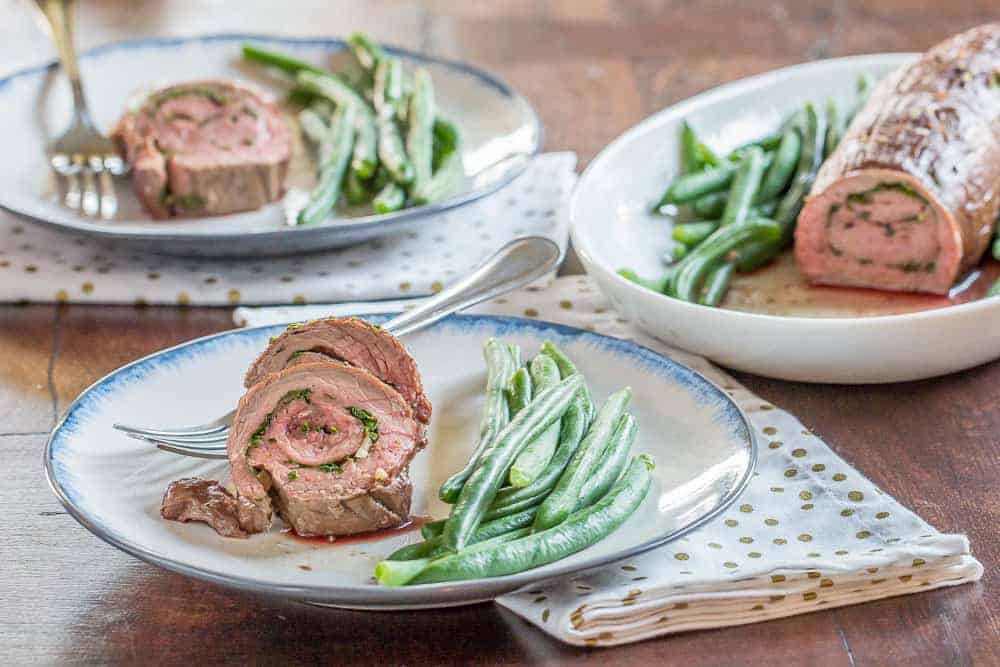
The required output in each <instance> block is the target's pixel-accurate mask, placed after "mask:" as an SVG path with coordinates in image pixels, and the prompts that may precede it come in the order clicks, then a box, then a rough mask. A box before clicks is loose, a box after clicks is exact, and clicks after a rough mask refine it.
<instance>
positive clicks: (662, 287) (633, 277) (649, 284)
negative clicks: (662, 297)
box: [618, 269, 669, 294]
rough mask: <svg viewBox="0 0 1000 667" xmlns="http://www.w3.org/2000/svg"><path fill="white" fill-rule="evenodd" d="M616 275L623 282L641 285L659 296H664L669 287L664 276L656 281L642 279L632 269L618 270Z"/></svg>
mask: <svg viewBox="0 0 1000 667" xmlns="http://www.w3.org/2000/svg"><path fill="white" fill-rule="evenodd" d="M618 275H620V276H621V277H622V278H624V279H625V280H628V281H630V282H633V283H635V284H636V285H641V286H643V287H645V288H646V289H648V290H652V291H654V292H659V293H661V294H665V293H666V291H667V289H668V287H669V276H664V277H662V278H659V279H658V280H650V279H648V278H643V277H642V276H640V275H639V274H637V273H636V272H635V271H633V270H632V269H618Z"/></svg>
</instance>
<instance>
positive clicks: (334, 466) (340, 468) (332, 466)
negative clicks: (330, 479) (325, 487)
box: [316, 463, 344, 472]
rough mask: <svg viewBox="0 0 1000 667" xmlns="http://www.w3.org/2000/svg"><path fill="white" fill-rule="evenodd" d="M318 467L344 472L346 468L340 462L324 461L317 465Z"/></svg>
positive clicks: (329, 470) (326, 470) (323, 469)
mask: <svg viewBox="0 0 1000 667" xmlns="http://www.w3.org/2000/svg"><path fill="white" fill-rule="evenodd" d="M316 468H317V469H319V470H322V471H323V472H342V471H343V470H344V467H343V466H342V465H340V464H339V463H324V464H322V465H318V466H316Z"/></svg>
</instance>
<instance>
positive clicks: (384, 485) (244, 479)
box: [227, 360, 424, 535]
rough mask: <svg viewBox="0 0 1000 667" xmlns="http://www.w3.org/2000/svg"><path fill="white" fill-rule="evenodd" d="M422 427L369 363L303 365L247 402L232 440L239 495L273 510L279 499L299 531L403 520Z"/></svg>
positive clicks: (262, 385)
mask: <svg viewBox="0 0 1000 667" xmlns="http://www.w3.org/2000/svg"><path fill="white" fill-rule="evenodd" d="M423 431H424V425H423V424H422V423H421V422H420V421H418V420H417V419H416V417H415V416H414V414H413V409H412V408H411V407H410V404H409V403H408V402H407V401H406V400H405V399H404V398H403V397H402V396H401V395H400V393H399V392H398V391H396V390H395V389H393V388H392V387H390V386H389V385H388V384H386V383H384V382H382V381H381V380H379V379H378V378H377V377H375V376H374V375H372V374H371V373H369V372H368V371H367V370H364V369H362V368H356V367H354V366H350V365H347V364H343V363H340V362H336V361H330V360H312V361H306V362H302V363H298V364H294V365H292V366H290V367H289V368H286V369H284V370H281V371H277V372H274V373H270V374H268V375H266V376H265V377H264V378H263V379H261V380H260V381H259V382H257V383H255V384H254V385H253V386H252V387H250V389H249V390H248V391H247V393H246V394H245V395H244V396H243V398H242V399H240V403H239V406H238V407H237V410H236V415H235V417H234V419H233V425H232V427H231V429H230V432H229V440H228V444H227V448H228V455H229V463H230V466H231V468H232V478H233V483H234V485H235V487H236V494H237V498H238V499H239V500H241V501H242V500H243V499H246V500H248V501H250V502H251V503H252V504H253V505H254V506H256V507H259V508H261V509H262V511H265V512H266V511H269V509H270V506H271V501H272V500H273V503H274V507H275V509H276V510H277V512H278V514H279V515H280V516H281V518H282V519H283V520H284V521H285V523H286V524H288V525H289V526H290V527H291V528H293V529H294V530H295V531H296V532H297V533H299V534H300V535H348V534H352V533H359V532H365V531H370V530H377V529H380V528H388V527H393V526H397V525H400V524H402V523H403V522H405V521H406V519H407V516H408V515H409V509H410V494H411V487H410V480H409V475H408V466H409V463H410V460H411V459H412V458H413V455H414V454H415V453H416V451H417V449H418V445H419V443H420V442H422V441H423V437H424V434H423ZM243 528H244V530H246V531H247V532H253V531H252V530H250V529H249V528H248V527H246V526H243Z"/></svg>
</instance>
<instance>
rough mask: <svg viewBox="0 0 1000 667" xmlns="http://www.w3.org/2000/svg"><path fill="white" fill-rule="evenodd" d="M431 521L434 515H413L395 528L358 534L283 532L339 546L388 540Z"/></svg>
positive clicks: (299, 537) (318, 544) (319, 542)
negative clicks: (300, 533) (335, 534)
mask: <svg viewBox="0 0 1000 667" xmlns="http://www.w3.org/2000/svg"><path fill="white" fill-rule="evenodd" d="M431 521H434V518H433V517H429V516H411V517H410V519H409V521H407V522H406V523H404V524H403V525H401V526H396V527H395V528H383V529H381V530H370V531H368V532H367V533H358V534H356V535H338V536H336V537H334V536H332V535H331V536H327V535H299V534H298V533H296V532H295V531H294V530H292V529H291V528H285V529H284V530H282V531H281V533H282V534H283V535H286V536H288V537H290V538H291V539H293V540H295V541H296V542H306V543H308V544H312V545H314V546H330V547H334V546H336V547H339V546H344V545H345V544H361V543H368V542H378V541H380V540H387V539H389V538H390V537H396V536H397V535H405V534H407V533H412V532H413V531H415V530H420V529H421V528H422V527H423V526H424V524H427V523H430V522H431Z"/></svg>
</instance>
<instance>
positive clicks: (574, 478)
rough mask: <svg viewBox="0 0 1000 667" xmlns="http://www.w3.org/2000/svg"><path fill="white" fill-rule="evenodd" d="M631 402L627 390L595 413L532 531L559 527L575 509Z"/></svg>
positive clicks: (613, 395)
mask: <svg viewBox="0 0 1000 667" xmlns="http://www.w3.org/2000/svg"><path fill="white" fill-rule="evenodd" d="M631 399H632V390H631V389H630V388H629V387H625V388H624V389H622V390H620V391H617V392H615V393H614V394H612V395H611V396H610V397H608V400H607V401H605V402H604V405H602V406H601V409H600V410H599V411H598V412H597V416H596V417H595V418H594V422H593V424H591V425H590V430H588V431H587V434H586V435H585V436H584V437H583V441H582V442H581V443H580V446H579V447H578V448H577V450H576V453H575V454H574V455H573V459H572V460H571V461H570V462H569V465H568V466H566V470H565V471H563V474H562V476H561V477H560V478H559V481H558V482H557V483H556V486H555V488H554V489H552V493H550V494H549V495H548V497H547V498H546V499H545V500H544V501H543V502H542V506H541V507H539V508H538V514H537V515H536V516H535V523H534V530H536V531H539V530H545V529H546V528H551V527H552V526H555V525H556V524H559V523H562V522H563V521H564V520H565V519H566V517H567V516H569V514H570V513H571V512H572V511H573V509H574V508H575V507H576V501H577V499H578V498H579V497H580V489H582V488H583V485H584V484H585V483H586V482H587V480H588V479H589V478H590V476H591V474H592V473H593V471H594V465H595V464H596V463H597V461H598V460H599V459H600V457H601V453H602V452H603V451H604V448H605V447H606V445H607V443H608V440H609V439H610V438H611V435H612V433H613V432H614V428H615V424H616V423H617V422H618V418H619V417H620V416H621V415H622V414H623V413H624V412H625V410H626V409H628V404H629V401H630V400H631Z"/></svg>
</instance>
